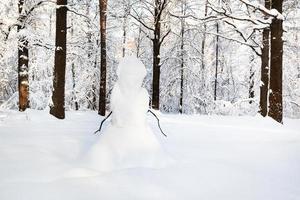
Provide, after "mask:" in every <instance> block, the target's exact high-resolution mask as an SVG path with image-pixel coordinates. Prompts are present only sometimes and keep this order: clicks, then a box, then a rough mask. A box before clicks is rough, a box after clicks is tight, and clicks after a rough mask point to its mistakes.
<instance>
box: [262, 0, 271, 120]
mask: <svg viewBox="0 0 300 200" xmlns="http://www.w3.org/2000/svg"><path fill="white" fill-rule="evenodd" d="M265 7H266V8H268V9H270V8H271V2H270V0H265ZM262 45H263V47H262V52H261V84H260V100H259V107H260V114H261V115H262V116H264V117H265V116H267V114H268V89H269V69H270V67H269V61H270V28H269V27H267V28H265V29H264V30H263V41H262Z"/></svg>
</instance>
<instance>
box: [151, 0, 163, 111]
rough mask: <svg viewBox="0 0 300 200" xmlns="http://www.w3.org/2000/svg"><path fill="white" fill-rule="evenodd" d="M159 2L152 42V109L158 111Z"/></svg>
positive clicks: (158, 3) (156, 3)
mask: <svg viewBox="0 0 300 200" xmlns="http://www.w3.org/2000/svg"><path fill="white" fill-rule="evenodd" d="M160 3H161V2H160V0H155V8H154V38H153V39H152V42H153V80H152V108H153V109H155V110H159V82H160V55H159V54H160V31H161V30H160V29H161V23H160V14H159V12H160V10H159V7H160Z"/></svg>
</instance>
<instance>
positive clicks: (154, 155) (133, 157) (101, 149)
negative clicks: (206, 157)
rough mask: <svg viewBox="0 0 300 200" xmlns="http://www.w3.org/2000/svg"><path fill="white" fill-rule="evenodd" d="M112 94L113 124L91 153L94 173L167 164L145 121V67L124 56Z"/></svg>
mask: <svg viewBox="0 0 300 200" xmlns="http://www.w3.org/2000/svg"><path fill="white" fill-rule="evenodd" d="M117 73H118V80H117V82H116V84H115V86H114V88H113V90H112V94H111V102H110V103H111V110H112V116H111V121H110V122H109V124H108V125H107V127H106V128H105V129H104V130H103V132H102V133H101V135H100V136H99V138H97V139H98V140H97V141H96V143H95V144H93V146H92V148H91V150H90V152H89V153H88V156H87V157H88V163H89V167H90V168H93V169H95V170H101V171H110V170H115V169H124V168H133V167H150V168H157V167H159V168H160V167H163V166H165V165H166V163H167V161H168V158H167V156H166V155H165V152H164V151H163V149H162V147H161V144H160V143H159V141H158V140H157V138H156V136H155V135H154V133H153V132H152V131H151V129H150V127H149V126H148V124H147V121H146V114H147V111H148V104H149V95H148V92H147V90H146V89H145V88H143V87H141V85H142V82H143V79H144V77H145V75H146V69H145V66H144V65H143V64H142V62H141V61H139V60H138V59H137V58H135V57H125V58H123V60H121V62H120V64H119V68H118V72H117Z"/></svg>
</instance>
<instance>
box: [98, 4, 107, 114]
mask: <svg viewBox="0 0 300 200" xmlns="http://www.w3.org/2000/svg"><path fill="white" fill-rule="evenodd" d="M99 7H100V51H101V60H100V63H101V66H100V73H101V75H100V97H99V111H98V113H99V114H100V115H102V116H105V110H106V67H107V63H106V10H107V0H99Z"/></svg>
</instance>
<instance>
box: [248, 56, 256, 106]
mask: <svg viewBox="0 0 300 200" xmlns="http://www.w3.org/2000/svg"><path fill="white" fill-rule="evenodd" d="M253 61H254V56H253V55H251V58H250V64H251V66H250V76H249V98H250V101H249V103H250V104H252V103H253V100H252V99H253V98H254V77H255V72H254V70H253V65H252V62H253Z"/></svg>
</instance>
